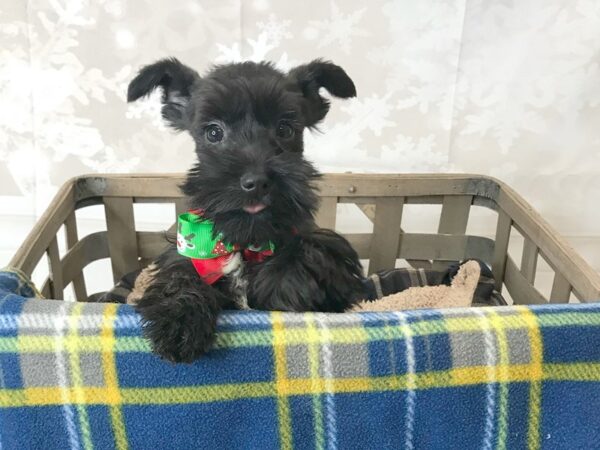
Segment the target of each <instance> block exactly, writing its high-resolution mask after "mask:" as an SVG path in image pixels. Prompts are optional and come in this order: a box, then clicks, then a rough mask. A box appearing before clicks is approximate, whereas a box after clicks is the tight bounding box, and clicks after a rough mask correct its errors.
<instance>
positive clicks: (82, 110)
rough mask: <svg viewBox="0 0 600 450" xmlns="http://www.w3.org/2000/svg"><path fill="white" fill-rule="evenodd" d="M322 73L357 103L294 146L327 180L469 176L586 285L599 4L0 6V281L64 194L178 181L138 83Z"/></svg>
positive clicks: (21, 2) (49, 1) (596, 242)
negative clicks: (518, 215) (176, 62)
mask: <svg viewBox="0 0 600 450" xmlns="http://www.w3.org/2000/svg"><path fill="white" fill-rule="evenodd" d="M165 56H176V57H178V58H179V59H180V60H182V61H183V62H185V63H187V64H189V65H191V66H193V67H195V68H197V69H198V70H199V71H200V72H202V71H203V70H204V69H205V68H207V67H208V66H209V64H210V63H213V62H228V61H237V60H241V59H252V60H262V59H268V60H272V61H275V62H276V63H277V64H278V65H279V66H280V67H282V68H284V69H287V68H289V67H292V66H293V65H295V64H298V63H302V62H305V61H307V60H310V59H313V58H315V57H324V58H327V59H331V60H333V61H334V62H336V63H337V64H340V65H341V66H343V67H344V68H345V69H346V70H347V72H348V73H349V74H350V75H351V76H352V78H353V79H354V80H355V83H356V85H357V87H358V93H359V95H358V98H357V99H355V100H352V101H347V102H336V103H334V106H333V109H332V112H331V114H330V116H329V118H328V120H326V122H325V125H324V126H323V127H322V130H323V132H324V134H322V135H309V136H307V153H308V155H309V157H310V158H311V159H312V160H314V161H316V162H317V164H318V165H319V167H320V168H321V169H322V170H324V171H346V170H353V171H367V172H429V171H443V172H448V171H452V172H476V173H483V174H490V175H493V176H496V177H499V178H501V179H502V180H504V181H506V182H508V183H509V184H511V185H512V186H513V187H515V188H516V189H517V191H519V192H520V193H521V194H522V195H524V196H525V198H526V199H528V200H529V201H530V202H531V203H533V204H534V206H535V207H536V208H537V209H538V210H539V211H540V212H541V213H542V215H543V216H544V217H546V218H547V219H548V220H549V221H550V222H551V224H553V225H554V226H555V227H556V228H557V229H558V230H559V231H560V232H561V233H562V234H563V235H565V236H566V237H567V238H568V239H569V240H570V242H571V243H572V244H573V246H574V247H575V248H576V249H577V250H578V251H580V252H581V253H582V254H583V256H584V257H585V258H587V259H588V261H590V262H591V263H592V264H593V265H594V267H595V268H596V269H599V270H600V226H599V225H598V223H599V219H600V208H599V207H598V205H600V180H599V179H598V176H599V175H600V2H598V1H595V0H519V1H494V2H486V1H482V0H428V1H425V0H423V1H419V2H415V1H412V0H401V1H400V0H395V1H391V0H390V1H384V0H375V1H370V2H368V3H367V2H364V1H362V0H361V1H358V0H344V1H342V0H331V1H322V0H303V1H302V2H300V3H299V2H281V1H275V0H250V1H242V0H220V1H218V2H215V1H208V0H207V1H199V0H196V1H192V0H189V1H184V0H181V1H177V2H173V1H170V0H160V1H156V0H153V1H150V0H136V1H135V2H134V1H129V2H126V1H124V0H93V1H92V0H87V1H86V0H0V266H1V265H4V264H6V263H7V262H8V260H9V257H10V256H11V255H12V253H13V252H14V250H15V248H16V247H17V246H18V245H19V244H20V242H21V241H22V239H23V238H24V236H25V234H26V233H27V231H28V230H29V229H30V227H31V225H32V224H33V223H34V221H35V219H36V217H38V216H39V214H40V213H41V212H42V211H43V209H44V208H45V207H46V205H47V203H48V201H49V200H50V198H51V197H52V195H53V194H54V193H55V191H56V189H57V188H58V186H60V185H61V184H62V183H63V182H64V181H65V180H66V179H68V178H69V177H71V176H74V175H77V174H81V173H87V172H165V171H183V170H185V169H186V168H187V167H188V166H189V164H190V163H191V161H192V158H193V152H192V149H193V147H192V144H191V139H189V138H188V137H187V136H185V135H174V134H173V132H171V131H170V130H167V129H165V128H164V126H163V125H162V124H161V122H160V117H159V114H158V110H159V105H158V102H157V98H156V96H155V97H153V98H151V99H149V100H148V101H146V102H143V103H139V104H135V105H130V106H127V105H126V103H125V100H124V96H125V91H126V86H127V83H128V81H129V80H130V79H131V77H132V75H133V74H134V73H135V71H136V70H137V69H138V68H139V66H140V65H143V64H146V63H149V62H152V61H153V60H155V59H158V58H161V57H165Z"/></svg>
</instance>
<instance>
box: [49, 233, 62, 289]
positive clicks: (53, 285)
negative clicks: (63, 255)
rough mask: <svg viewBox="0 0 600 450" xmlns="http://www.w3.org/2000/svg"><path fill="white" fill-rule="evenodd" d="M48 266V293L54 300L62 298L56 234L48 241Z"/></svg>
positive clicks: (60, 266) (60, 268) (60, 265)
mask: <svg viewBox="0 0 600 450" xmlns="http://www.w3.org/2000/svg"><path fill="white" fill-rule="evenodd" d="M48 266H49V268H50V275H49V276H48V280H49V281H50V295H51V296H52V298H53V299H55V300H62V299H63V298H64V295H63V291H64V289H65V285H64V284H63V274H62V264H61V262H60V255H59V253H58V241H57V240H56V236H54V239H52V240H51V241H50V246H49V247H48Z"/></svg>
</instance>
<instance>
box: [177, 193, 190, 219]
mask: <svg viewBox="0 0 600 450" xmlns="http://www.w3.org/2000/svg"><path fill="white" fill-rule="evenodd" d="M187 209H188V207H187V202H186V201H185V199H183V198H180V199H177V200H175V223H177V218H178V217H179V215H180V214H183V213H184V212H186V211H187Z"/></svg>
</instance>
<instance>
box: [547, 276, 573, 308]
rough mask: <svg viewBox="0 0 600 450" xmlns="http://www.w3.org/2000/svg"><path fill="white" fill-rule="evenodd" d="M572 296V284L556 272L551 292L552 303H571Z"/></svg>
mask: <svg viewBox="0 0 600 450" xmlns="http://www.w3.org/2000/svg"><path fill="white" fill-rule="evenodd" d="M570 296H571V284H570V283H569V282H568V281H567V279H566V278H565V277H564V276H563V275H562V274H561V273H560V272H556V273H555V274H554V282H553V283H552V291H550V303H569V297H570Z"/></svg>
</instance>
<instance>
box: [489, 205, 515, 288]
mask: <svg viewBox="0 0 600 450" xmlns="http://www.w3.org/2000/svg"><path fill="white" fill-rule="evenodd" d="M511 225H512V219H511V218H510V216H509V215H508V214H506V213H505V212H504V211H498V224H497V225H496V239H495V240H494V242H495V244H494V259H493V260H492V273H493V274H494V280H495V281H496V283H495V287H496V290H497V291H498V292H502V282H503V281H504V269H505V267H506V259H507V257H508V253H507V252H508V241H509V239H510V229H511Z"/></svg>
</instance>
